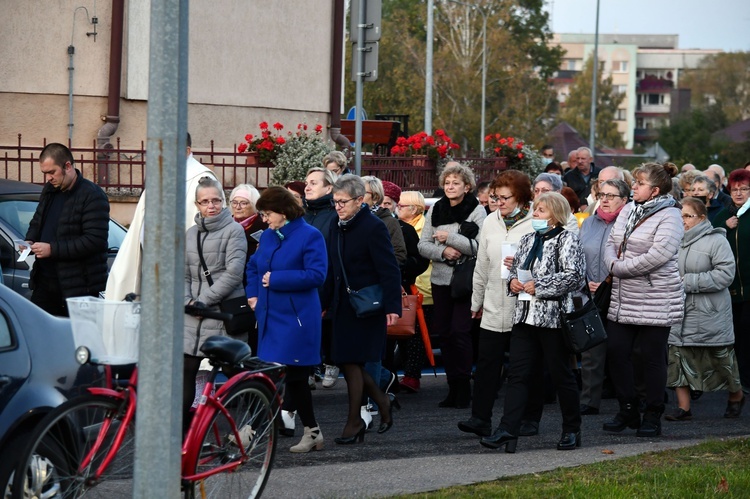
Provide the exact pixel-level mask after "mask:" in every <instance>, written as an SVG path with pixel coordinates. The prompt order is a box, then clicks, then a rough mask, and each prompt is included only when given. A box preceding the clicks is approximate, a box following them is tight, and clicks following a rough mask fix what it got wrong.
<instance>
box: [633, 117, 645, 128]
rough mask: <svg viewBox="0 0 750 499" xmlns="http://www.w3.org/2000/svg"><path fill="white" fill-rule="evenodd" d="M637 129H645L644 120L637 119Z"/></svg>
mask: <svg viewBox="0 0 750 499" xmlns="http://www.w3.org/2000/svg"><path fill="white" fill-rule="evenodd" d="M635 127H636V128H643V118H636V119H635Z"/></svg>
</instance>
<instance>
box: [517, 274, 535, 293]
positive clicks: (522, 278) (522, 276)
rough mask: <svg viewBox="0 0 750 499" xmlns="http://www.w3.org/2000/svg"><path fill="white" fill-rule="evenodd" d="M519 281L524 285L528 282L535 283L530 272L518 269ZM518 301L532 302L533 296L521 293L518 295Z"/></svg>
mask: <svg viewBox="0 0 750 499" xmlns="http://www.w3.org/2000/svg"><path fill="white" fill-rule="evenodd" d="M518 280H519V281H521V283H522V284H526V283H527V282H533V280H534V277H533V276H532V275H531V271H530V270H526V269H518ZM518 299H519V300H521V301H531V295H530V294H528V293H526V292H521V293H518Z"/></svg>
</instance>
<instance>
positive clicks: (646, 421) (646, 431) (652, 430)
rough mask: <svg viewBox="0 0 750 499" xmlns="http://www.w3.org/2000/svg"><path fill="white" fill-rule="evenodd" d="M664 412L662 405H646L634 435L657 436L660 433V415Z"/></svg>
mask: <svg viewBox="0 0 750 499" xmlns="http://www.w3.org/2000/svg"><path fill="white" fill-rule="evenodd" d="M663 413H664V406H663V405H657V406H652V405H650V406H648V407H646V412H645V413H643V422H642V423H641V427H640V428H638V431H637V432H636V434H635V436H636V437H658V436H659V435H661V415H662V414H663Z"/></svg>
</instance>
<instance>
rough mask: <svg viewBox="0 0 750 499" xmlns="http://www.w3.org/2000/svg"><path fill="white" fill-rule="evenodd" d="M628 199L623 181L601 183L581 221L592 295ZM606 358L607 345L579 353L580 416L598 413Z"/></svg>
mask: <svg viewBox="0 0 750 499" xmlns="http://www.w3.org/2000/svg"><path fill="white" fill-rule="evenodd" d="M629 196H630V186H629V185H628V184H626V183H625V181H624V180H620V179H614V180H607V181H606V182H603V183H602V185H601V186H599V192H598V193H597V195H596V198H597V199H598V200H599V206H598V207H597V208H596V211H595V213H594V214H593V215H592V216H590V217H588V218H586V220H584V221H583V225H582V226H581V244H582V245H583V254H584V255H585V256H586V274H587V277H588V280H589V290H590V291H591V294H594V293H595V292H596V290H597V289H598V288H599V285H600V284H601V283H602V281H603V280H604V279H606V278H607V276H608V275H609V268H607V266H606V265H605V264H604V247H605V246H606V243H607V239H608V238H609V233H610V231H611V230H612V227H614V225H615V220H617V215H619V214H620V211H622V208H623V207H624V206H625V204H626V203H627V202H628V197H629ZM605 325H606V324H605ZM606 358H607V344H606V343H602V344H601V345H597V346H595V347H594V348H592V349H591V350H586V351H585V352H583V353H581V384H582V387H581V415H582V416H588V415H592V414H599V404H600V403H601V401H602V385H603V383H604V365H605V360H606Z"/></svg>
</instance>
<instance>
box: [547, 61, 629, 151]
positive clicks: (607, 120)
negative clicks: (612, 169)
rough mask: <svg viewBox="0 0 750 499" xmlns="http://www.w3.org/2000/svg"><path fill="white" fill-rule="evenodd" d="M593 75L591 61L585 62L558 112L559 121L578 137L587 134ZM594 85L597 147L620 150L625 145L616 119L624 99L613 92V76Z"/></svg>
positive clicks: (589, 120) (621, 95)
mask: <svg viewBox="0 0 750 499" xmlns="http://www.w3.org/2000/svg"><path fill="white" fill-rule="evenodd" d="M593 76H594V58H593V56H591V57H589V58H588V59H586V64H585V65H584V67H583V71H581V72H580V73H579V74H578V75H577V76H576V77H575V78H574V80H573V85H572V86H571V90H570V95H569V96H568V99H567V100H566V101H565V104H564V106H563V107H562V110H561V111H560V119H561V120H563V121H566V122H568V124H570V126H572V127H573V128H575V129H576V130H578V132H579V133H581V134H586V132H587V131H588V130H589V127H590V123H591V81H592V79H593ZM601 76H602V75H601V72H599V82H598V83H597V86H596V102H597V104H596V137H595V142H596V145H597V146H604V147H623V145H624V144H625V142H624V141H623V139H622V135H621V134H620V132H618V131H617V124H616V123H615V116H616V115H617V108H618V107H619V106H620V104H621V103H622V100H623V99H624V98H625V94H619V93H616V92H614V90H613V88H612V77H611V76H608V77H607V78H602V77H601Z"/></svg>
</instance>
